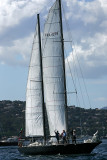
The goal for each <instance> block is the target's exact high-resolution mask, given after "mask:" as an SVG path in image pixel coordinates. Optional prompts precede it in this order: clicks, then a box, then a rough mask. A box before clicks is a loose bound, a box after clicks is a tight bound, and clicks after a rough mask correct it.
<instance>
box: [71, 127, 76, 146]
mask: <svg viewBox="0 0 107 160" xmlns="http://www.w3.org/2000/svg"><path fill="white" fill-rule="evenodd" d="M72 143H75V144H76V130H73V136H72Z"/></svg>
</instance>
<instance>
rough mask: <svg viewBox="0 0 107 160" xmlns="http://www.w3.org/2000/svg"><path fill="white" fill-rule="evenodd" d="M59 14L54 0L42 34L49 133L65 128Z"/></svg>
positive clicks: (57, 3) (52, 133) (57, 5)
mask: <svg viewBox="0 0 107 160" xmlns="http://www.w3.org/2000/svg"><path fill="white" fill-rule="evenodd" d="M60 25H61V24H60V16H59V0H56V2H55V3H54V5H53V6H52V8H51V9H50V10H49V14H48V17H47V20H46V23H45V28H44V34H43V48H42V52H43V72H44V87H45V101H46V109H47V114H48V121H49V129H50V135H51V136H54V135H55V133H54V131H55V130H58V131H59V132H60V133H61V132H62V130H63V129H65V130H66V123H65V94H64V71H63V55H62V42H61V31H60V30H61V27H60Z"/></svg>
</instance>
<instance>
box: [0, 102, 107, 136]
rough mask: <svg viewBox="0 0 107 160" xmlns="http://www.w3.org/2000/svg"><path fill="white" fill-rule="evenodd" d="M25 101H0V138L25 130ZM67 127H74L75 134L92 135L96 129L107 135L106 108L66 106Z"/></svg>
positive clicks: (16, 134) (15, 134)
mask: <svg viewBox="0 0 107 160" xmlns="http://www.w3.org/2000/svg"><path fill="white" fill-rule="evenodd" d="M24 127H25V102H24V101H0V138H1V137H4V136H6V137H10V136H18V135H19V132H20V129H21V128H23V135H24V132H25V129H24ZM68 128H69V130H70V129H71V128H73V129H76V133H77V135H81V134H82V135H93V133H95V132H96V131H97V130H98V131H99V134H100V135H102V136H105V135H107V110H103V109H84V108H79V107H74V106H70V107H68Z"/></svg>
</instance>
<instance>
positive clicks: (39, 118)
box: [26, 24, 44, 137]
mask: <svg viewBox="0 0 107 160" xmlns="http://www.w3.org/2000/svg"><path fill="white" fill-rule="evenodd" d="M42 103H43V100H42V78H41V66H40V51H39V36H38V24H37V25H36V32H35V36H34V41H33V47H32V54H31V59H30V66H29V74H28V82H27V92H26V136H29V137H35V136H43V135H44V133H43V114H42V105H43V104H42Z"/></svg>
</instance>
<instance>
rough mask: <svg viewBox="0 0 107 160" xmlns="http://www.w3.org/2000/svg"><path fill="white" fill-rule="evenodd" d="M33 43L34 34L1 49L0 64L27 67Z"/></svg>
mask: <svg viewBox="0 0 107 160" xmlns="http://www.w3.org/2000/svg"><path fill="white" fill-rule="evenodd" d="M32 42H33V34H31V35H30V36H28V37H26V38H23V39H17V40H14V41H13V44H12V45H11V46H5V47H0V64H2V65H6V64H7V65H10V66H17V65H18V66H27V65H28V61H29V57H30V55H29V54H30V53H31V48H32Z"/></svg>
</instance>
